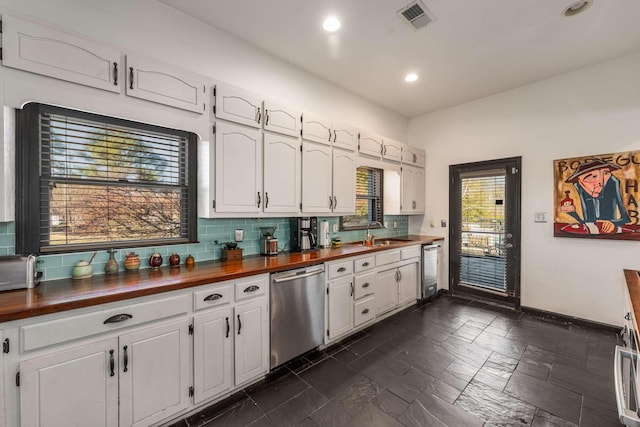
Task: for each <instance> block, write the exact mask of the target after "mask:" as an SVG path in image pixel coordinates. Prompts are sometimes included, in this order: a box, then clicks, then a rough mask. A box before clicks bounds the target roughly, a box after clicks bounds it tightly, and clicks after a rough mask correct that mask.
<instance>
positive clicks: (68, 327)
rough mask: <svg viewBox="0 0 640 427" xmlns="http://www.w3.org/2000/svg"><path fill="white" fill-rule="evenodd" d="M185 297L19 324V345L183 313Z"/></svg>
mask: <svg viewBox="0 0 640 427" xmlns="http://www.w3.org/2000/svg"><path fill="white" fill-rule="evenodd" d="M189 300H190V295H189V294H184V295H179V296H175V297H170V298H163V299H158V300H151V301H147V302H142V303H139V304H131V305H126V306H122V307H118V308H112V309H108V310H99V311H96V312H93V313H87V314H80V315H77V316H69V317H66V318H64V319H58V320H52V321H49V322H42V323H36V324H33V325H28V326H23V327H21V328H20V337H21V349H22V351H30V350H35V349H38V348H42V347H46V346H49V345H53V344H59V343H63V342H66V341H71V340H75V339H80V338H85V337H89V336H92V335H97V334H101V333H105V332H109V331H113V330H117V329H122V328H127V327H130V326H134V325H139V324H142V323H146V322H152V321H155V320H160V319H164V318H167V317H171V316H176V315H179V314H183V313H187V312H188V311H189V308H190V307H189V305H190V304H189ZM109 319H112V322H111V323H109V322H108V320H109ZM120 319H121V320H120ZM105 322H106V323H105Z"/></svg>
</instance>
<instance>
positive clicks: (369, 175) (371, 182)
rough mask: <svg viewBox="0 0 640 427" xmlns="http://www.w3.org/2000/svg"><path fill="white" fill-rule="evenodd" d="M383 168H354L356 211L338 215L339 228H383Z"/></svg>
mask: <svg viewBox="0 0 640 427" xmlns="http://www.w3.org/2000/svg"><path fill="white" fill-rule="evenodd" d="M382 188H383V170H382V169H376V168H371V167H365V166H360V167H359V168H358V169H357V170H356V213H355V215H347V216H341V217H340V229H341V230H362V229H366V228H383V217H382V215H383V212H384V209H383V193H382Z"/></svg>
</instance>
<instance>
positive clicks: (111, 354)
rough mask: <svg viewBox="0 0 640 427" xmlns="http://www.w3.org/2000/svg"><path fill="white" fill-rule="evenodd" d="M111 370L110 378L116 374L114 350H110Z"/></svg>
mask: <svg viewBox="0 0 640 427" xmlns="http://www.w3.org/2000/svg"><path fill="white" fill-rule="evenodd" d="M109 368H110V369H111V373H110V374H109V376H110V377H112V376H114V375H115V374H116V373H115V372H114V369H115V368H116V362H115V360H113V350H109Z"/></svg>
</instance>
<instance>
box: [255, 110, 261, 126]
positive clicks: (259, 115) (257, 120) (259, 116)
mask: <svg viewBox="0 0 640 427" xmlns="http://www.w3.org/2000/svg"><path fill="white" fill-rule="evenodd" d="M260 119H262V114H261V113H260V107H258V117H257V118H256V122H258V124H260Z"/></svg>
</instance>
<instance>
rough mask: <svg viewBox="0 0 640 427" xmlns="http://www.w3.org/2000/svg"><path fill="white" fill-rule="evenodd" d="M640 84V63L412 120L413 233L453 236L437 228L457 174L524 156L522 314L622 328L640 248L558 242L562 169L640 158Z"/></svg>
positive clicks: (638, 59) (629, 60) (608, 66)
mask: <svg viewBox="0 0 640 427" xmlns="http://www.w3.org/2000/svg"><path fill="white" fill-rule="evenodd" d="M639 76H640V53H638V54H634V55H631V56H626V57H622V58H619V59H616V60H613V61H610V62H607V63H604V64H600V65H597V66H593V67H590V68H586V69H583V70H579V71H577V72H572V73H569V74H565V75H562V76H559V77H556V78H552V79H548V80H545V81H542V82H538V83H535V84H531V85H527V86H524V87H521V88H518V89H515V90H511V91H508V92H504V93H501V94H498V95H495V96H491V97H488V98H484V99H481V100H477V101H474V102H470V103H467V104H464V105H460V106H457V107H453V108H450V109H447V110H442V111H439V112H435V113H432V114H428V115H425V116H421V117H417V118H414V119H411V120H410V121H409V143H410V144H411V145H416V146H420V147H423V148H425V149H426V151H427V170H426V179H427V184H426V188H427V189H426V192H427V194H426V197H427V199H426V200H427V213H426V215H425V217H424V221H423V222H422V223H412V224H410V231H411V232H417V231H420V230H421V231H422V232H423V233H428V234H434V233H437V232H439V233H440V234H443V235H446V234H447V232H448V230H444V229H441V228H436V229H434V228H430V227H429V221H430V220H431V219H437V221H438V224H437V225H438V227H439V220H440V219H441V218H448V215H449V211H448V203H449V186H448V184H447V182H448V173H449V171H448V167H449V165H452V164H459V163H466V162H475V161H481V160H490V159H498V158H505V157H512V156H522V248H521V249H522V275H521V283H522V294H521V296H522V299H521V303H522V305H523V306H527V307H534V308H537V309H542V310H548V311H552V312H556V313H562V314H565V315H570V316H577V317H580V318H584V319H590V320H593V321H598V322H604V323H608V324H613V325H620V324H622V315H623V307H622V301H623V286H625V284H624V283H625V282H624V277H623V273H622V269H623V268H632V269H640V242H630V241H603V240H598V241H595V240H583V239H571V238H554V237H553V160H554V159H560V158H567V157H577V156H585V155H591V154H601V153H613V152H620V151H627V150H640V77H639ZM534 212H548V213H549V219H550V221H549V222H548V223H534V222H533V218H534ZM446 252H447V251H446V250H445V254H446ZM447 262H448V261H445V265H448V264H447ZM446 274H447V275H448V272H446ZM445 283H446V281H445Z"/></svg>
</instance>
